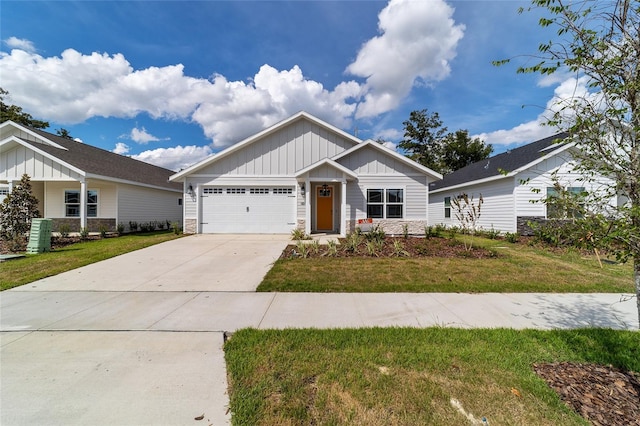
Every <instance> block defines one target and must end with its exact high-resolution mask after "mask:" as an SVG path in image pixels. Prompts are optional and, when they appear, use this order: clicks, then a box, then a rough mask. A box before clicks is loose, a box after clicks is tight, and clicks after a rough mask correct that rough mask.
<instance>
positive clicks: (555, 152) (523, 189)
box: [429, 134, 618, 234]
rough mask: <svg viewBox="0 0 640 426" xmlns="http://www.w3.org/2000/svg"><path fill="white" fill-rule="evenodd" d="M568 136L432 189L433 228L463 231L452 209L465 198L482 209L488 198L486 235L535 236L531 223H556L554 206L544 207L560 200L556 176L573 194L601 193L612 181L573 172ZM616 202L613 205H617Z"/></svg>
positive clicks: (465, 171)
mask: <svg viewBox="0 0 640 426" xmlns="http://www.w3.org/2000/svg"><path fill="white" fill-rule="evenodd" d="M565 136H566V135H564V134H557V135H554V136H551V137H548V138H545V139H541V140H539V141H536V142H532V143H530V144H527V145H524V146H521V147H519V148H515V149H512V150H509V151H507V152H504V153H502V154H499V155H496V156H494V157H491V158H489V159H487V160H482V161H479V162H477V163H474V164H471V165H469V166H467V167H464V168H462V169H460V170H456V171H455V172H453V173H451V174H448V175H446V176H445V177H444V178H443V179H442V180H441V181H438V182H435V183H433V184H431V187H430V195H429V223H430V224H432V225H435V224H443V225H445V226H459V225H460V223H459V222H458V220H457V219H456V216H455V208H454V205H453V204H452V203H451V200H453V199H454V198H455V197H457V196H459V195H460V194H462V193H465V194H467V195H469V196H473V197H474V204H476V205H477V202H478V198H479V197H480V195H482V198H483V204H482V208H481V215H480V219H479V222H478V224H479V226H480V227H481V228H482V229H485V230H490V229H492V228H493V229H495V230H498V231H501V232H518V233H521V234H527V233H529V232H530V229H529V227H528V226H527V223H528V222H529V221H542V220H546V219H549V218H553V211H552V210H551V209H552V207H551V206H547V205H546V204H545V203H543V202H541V200H542V199H543V198H546V197H547V196H548V195H549V196H552V195H554V192H553V191H554V188H553V176H554V175H555V176H556V178H557V180H558V183H559V184H561V185H562V186H563V187H564V188H565V189H568V190H569V191H573V192H585V191H586V192H587V193H593V192H597V191H599V190H600V188H602V186H603V185H604V186H608V185H610V184H611V181H610V180H608V179H606V178H599V179H597V180H595V181H593V182H587V181H585V179H583V176H582V175H581V174H579V173H577V172H575V171H574V170H573V169H574V167H575V161H574V157H573V154H572V152H573V150H574V149H575V147H574V144H572V143H562V142H558V141H560V140H562V139H564V137H565ZM617 203H618V200H617V198H616V197H612V198H611V199H610V200H609V204H611V205H612V206H615V205H617Z"/></svg>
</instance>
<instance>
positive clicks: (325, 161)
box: [295, 158, 358, 179]
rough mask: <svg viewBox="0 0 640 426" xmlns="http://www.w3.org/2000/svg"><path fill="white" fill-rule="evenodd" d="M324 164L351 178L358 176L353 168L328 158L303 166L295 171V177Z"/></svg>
mask: <svg viewBox="0 0 640 426" xmlns="http://www.w3.org/2000/svg"><path fill="white" fill-rule="evenodd" d="M325 165H326V166H329V167H333V168H334V169H336V170H338V171H339V172H341V173H344V174H345V175H346V176H348V177H350V178H351V179H357V178H358V175H357V174H356V173H354V171H353V170H349V169H347V168H346V167H344V166H343V165H342V164H338V163H336V162H335V161H333V160H332V159H330V158H325V159H322V160H320V161H318V162H317V163H315V164H311V165H310V166H308V167H305V168H304V169H302V170H298V171H297V172H296V174H295V176H296V177H300V176H302V175H304V174H305V173H309V172H311V171H312V170H315V169H317V168H319V167H322V166H325Z"/></svg>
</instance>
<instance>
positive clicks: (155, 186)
mask: <svg viewBox="0 0 640 426" xmlns="http://www.w3.org/2000/svg"><path fill="white" fill-rule="evenodd" d="M85 179H96V180H103V181H106V182H113V183H124V184H127V185H131V186H142V187H144V188H151V189H159V190H161V191H170V192H176V193H182V190H181V189H173V188H165V187H163V186H157V185H150V184H148V183H142V182H135V181H132V180H126V179H118V178H113V177H109V176H102V175H94V174H88V175H86V176H85Z"/></svg>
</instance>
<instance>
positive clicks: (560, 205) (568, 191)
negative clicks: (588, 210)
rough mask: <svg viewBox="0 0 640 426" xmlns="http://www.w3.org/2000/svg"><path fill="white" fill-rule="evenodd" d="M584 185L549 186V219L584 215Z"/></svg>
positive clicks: (547, 203)
mask: <svg viewBox="0 0 640 426" xmlns="http://www.w3.org/2000/svg"><path fill="white" fill-rule="evenodd" d="M586 195H587V193H586V192H585V190H584V187H582V186H571V187H568V188H557V187H548V188H547V202H546V205H547V219H571V218H580V217H582V216H583V214H582V211H583V209H584V197H585V196H586Z"/></svg>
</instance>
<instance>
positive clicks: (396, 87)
mask: <svg viewBox="0 0 640 426" xmlns="http://www.w3.org/2000/svg"><path fill="white" fill-rule="evenodd" d="M453 11H454V10H453V8H452V7H450V6H449V5H448V4H446V3H445V2H444V1H442V0H437V1H435V0H434V1H415V0H391V1H390V2H389V4H388V5H387V7H385V8H384V9H383V10H382V11H381V12H380V14H379V15H378V18H379V22H378V27H379V30H380V33H381V35H380V36H378V37H374V38H372V39H371V40H369V41H367V42H366V43H365V44H364V45H363V46H362V49H361V50H360V52H359V53H358V56H357V58H356V60H355V61H354V62H353V63H351V64H350V65H349V66H348V67H347V69H346V71H347V72H348V73H350V74H353V75H356V76H359V77H363V78H366V92H367V93H366V94H365V96H364V102H362V103H360V104H359V105H358V111H357V113H356V117H358V118H361V117H373V116H376V115H379V114H381V113H384V112H387V111H389V110H391V109H393V108H395V107H396V106H398V105H399V103H400V101H401V100H402V99H403V98H404V97H406V96H407V95H408V94H409V92H410V91H411V88H412V87H413V86H414V84H416V82H417V83H422V84H429V83H431V82H434V81H440V80H442V79H444V78H446V77H447V76H448V75H449V73H450V66H449V63H450V62H451V60H453V58H455V56H456V47H457V44H458V42H459V41H460V39H462V37H463V35H464V30H465V27H464V25H462V24H458V25H456V24H455V21H454V20H453V18H452V16H453Z"/></svg>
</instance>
